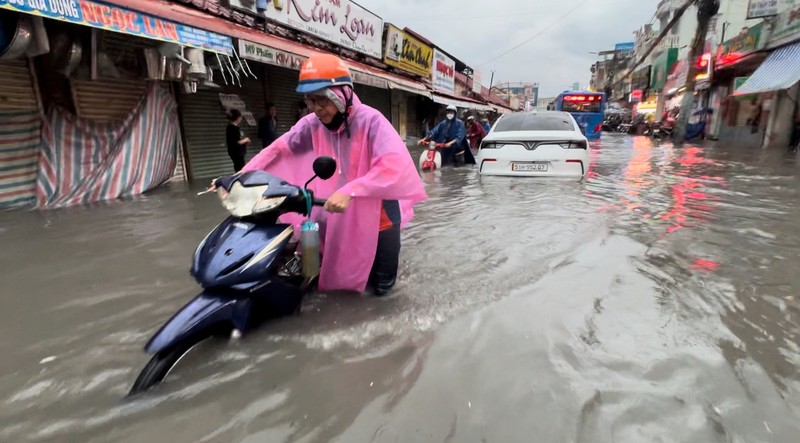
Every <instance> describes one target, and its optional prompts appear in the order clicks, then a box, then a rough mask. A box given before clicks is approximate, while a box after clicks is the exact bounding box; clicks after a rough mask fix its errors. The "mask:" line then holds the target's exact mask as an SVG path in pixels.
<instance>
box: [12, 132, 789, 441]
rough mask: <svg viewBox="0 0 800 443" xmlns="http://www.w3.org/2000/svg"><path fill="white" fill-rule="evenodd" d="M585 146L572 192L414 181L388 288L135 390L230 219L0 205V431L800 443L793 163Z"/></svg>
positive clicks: (137, 205) (167, 203) (171, 196)
mask: <svg viewBox="0 0 800 443" xmlns="http://www.w3.org/2000/svg"><path fill="white" fill-rule="evenodd" d="M415 155H417V154H415ZM590 156H591V159H592V163H591V165H590V167H589V173H588V177H587V179H586V180H585V181H583V182H574V181H564V180H560V181H547V180H531V179H515V178H491V179H489V178H481V177H478V176H477V175H476V174H475V171H474V170H472V169H469V168H462V169H446V170H443V171H438V172H436V173H433V174H425V175H424V177H423V179H424V181H425V184H426V186H427V188H428V192H429V195H430V199H429V201H427V202H426V203H425V204H423V205H421V206H419V208H418V210H417V214H416V219H415V221H414V223H413V224H412V225H411V226H410V227H409V229H407V230H406V232H405V237H404V247H403V260H402V268H401V273H400V283H399V287H398V290H397V292H396V294H395V295H394V296H392V297H390V298H387V299H371V298H364V297H353V296H329V297H322V296H316V297H312V298H311V299H309V300H308V302H307V303H306V304H305V306H304V309H303V315H302V316H300V317H294V318H289V319H285V320H281V321H278V322H276V323H274V324H271V325H267V326H266V327H264V328H262V329H261V330H259V331H257V332H256V333H254V334H253V335H251V336H248V337H246V338H245V339H244V340H242V341H240V342H235V343H227V342H226V341H221V342H216V343H211V344H209V345H208V346H206V347H204V348H203V349H200V350H198V352H195V353H193V354H192V355H191V356H190V357H189V358H188V360H187V361H186V362H185V364H184V365H183V366H182V367H181V368H180V370H178V371H176V372H175V374H174V377H172V378H171V379H170V380H169V383H167V384H165V385H163V386H161V387H160V388H159V389H157V390H156V391H155V392H153V393H152V394H151V395H148V396H145V397H144V398H141V399H137V400H135V401H122V400H121V398H122V397H123V395H124V394H125V393H126V392H127V389H128V388H129V386H130V383H131V382H132V380H133V379H134V378H135V376H136V373H137V372H138V370H139V369H140V368H141V367H142V365H144V363H145V361H146V357H145V356H144V355H143V354H142V352H141V346H142V345H143V344H144V343H145V342H146V340H147V338H148V337H149V335H150V334H152V333H153V332H154V331H155V330H156V329H157V328H158V326H159V325H160V324H161V323H162V322H164V321H165V320H166V319H167V318H169V316H170V315H171V314H172V313H173V312H175V310H177V309H178V308H179V307H180V306H181V304H182V303H184V302H185V301H187V300H188V299H189V298H190V297H191V296H192V295H194V293H195V292H196V286H195V284H194V283H193V282H192V281H191V279H190V278H189V276H188V272H187V269H188V265H189V257H190V254H191V253H192V251H193V249H194V247H195V245H196V244H197V242H198V241H199V240H200V239H202V238H203V236H204V235H205V234H206V233H207V232H208V230H210V229H211V228H212V227H213V226H214V225H215V224H216V223H217V222H218V221H219V220H220V219H221V218H222V217H223V210H222V208H220V207H219V205H218V204H217V202H216V200H215V199H214V198H213V197H205V198H203V197H195V196H194V193H193V192H191V191H192V190H187V189H185V188H182V187H180V186H172V187H170V188H169V189H165V190H162V191H159V192H157V193H155V194H153V195H150V196H148V197H146V198H144V199H140V200H137V201H130V202H122V203H119V202H117V203H111V204H104V205H98V206H96V207H93V208H73V209H65V210H57V211H51V212H43V213H40V212H11V213H4V214H0V236H1V237H2V239H3V241H4V246H5V247H4V248H3V252H2V253H0V266H2V268H3V269H4V274H3V278H2V279H0V289H2V294H3V310H2V313H1V314H0V316H2V321H3V325H4V328H5V329H4V331H5V332H6V334H3V335H2V336H0V352H2V355H3V359H2V360H0V399H3V400H0V401H2V402H3V403H2V409H0V411H2V412H0V441H14V442H16V441H80V442H95V441H96V442H101V441H102V442H105V441H114V442H118V441H126V442H127V441H131V442H139V441H141V442H152V441H165V440H167V439H169V440H170V441H175V442H184V441H186V442H199V441H202V442H216V441H226V442H229V441H242V442H264V441H309V442H327V441H342V442H354V441H380V442H384V441H404V442H405V441H454V442H455V441H458V442H462V441H532V440H531V435H536V436H537V437H536V439H534V440H535V441H575V442H594V441H597V442H609V441H620V442H623V441H624V442H642V441H682V442H683V441H685V442H697V441H703V442H707V441H708V442H711V441H727V442H796V441H798V439H799V438H800V437H798V436H800V425H798V423H800V421H798V418H800V414H798V408H800V404H799V403H798V387H799V386H800V370H799V369H798V368H800V349H798V308H799V307H800V305H799V304H798V301H797V298H796V297H798V294H797V290H798V287H800V276H799V275H798V273H797V272H796V271H795V270H794V267H795V263H796V262H797V258H798V251H800V229H798V227H797V221H798V220H800V217H798V216H799V215H800V214H799V213H798V212H799V211H800V209H798V204H797V202H798V201H800V199H798V197H800V195H799V194H800V191H799V190H800V180H798V175H797V164H796V162H795V160H794V159H793V158H785V157H784V156H783V155H782V153H780V154H779V153H774V152H765V151H754V150H733V149H729V148H726V147H722V146H712V145H709V146H691V147H685V148H680V149H678V148H673V147H672V146H671V145H670V144H667V143H662V144H654V143H653V142H652V141H651V140H650V139H647V138H643V137H627V136H618V135H608V136H606V138H605V139H604V141H603V142H602V143H593V144H592V146H591V148H590ZM198 186H200V185H198Z"/></svg>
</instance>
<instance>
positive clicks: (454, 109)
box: [447, 105, 458, 113]
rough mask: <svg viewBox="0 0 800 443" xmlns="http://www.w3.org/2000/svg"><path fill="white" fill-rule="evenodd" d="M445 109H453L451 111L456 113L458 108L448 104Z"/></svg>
mask: <svg viewBox="0 0 800 443" xmlns="http://www.w3.org/2000/svg"><path fill="white" fill-rule="evenodd" d="M447 110H448V111H453V112H455V113H458V108H456V107H455V105H449V106H448V107H447Z"/></svg>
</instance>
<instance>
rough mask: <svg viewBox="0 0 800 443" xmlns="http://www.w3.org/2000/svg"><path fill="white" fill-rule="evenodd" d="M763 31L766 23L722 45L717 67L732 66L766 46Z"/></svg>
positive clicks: (718, 52)
mask: <svg viewBox="0 0 800 443" xmlns="http://www.w3.org/2000/svg"><path fill="white" fill-rule="evenodd" d="M763 29H764V23H759V24H758V25H756V26H753V27H752V28H748V29H747V31H746V32H744V33H741V34H739V35H737V36H736V37H734V38H732V39H730V40H728V41H726V42H725V43H723V44H722V45H720V47H719V50H718V51H717V66H725V65H731V64H733V63H736V62H737V61H739V59H741V58H742V57H744V56H745V55H747V54H750V53H753V52H756V51H758V50H760V49H761V48H762V47H763V46H764V45H763V42H762V41H761V35H762V31H763Z"/></svg>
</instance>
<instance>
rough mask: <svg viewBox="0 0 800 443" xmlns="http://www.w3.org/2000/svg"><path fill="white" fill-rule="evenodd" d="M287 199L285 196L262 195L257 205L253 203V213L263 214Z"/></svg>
mask: <svg viewBox="0 0 800 443" xmlns="http://www.w3.org/2000/svg"><path fill="white" fill-rule="evenodd" d="M285 200H286V197H285V196H282V197H261V199H259V200H258V201H257V202H256V204H255V205H253V214H261V213H264V212H267V211H271V210H273V209H275V208H277V207H278V206H280V205H281V204H283V202H284V201H285Z"/></svg>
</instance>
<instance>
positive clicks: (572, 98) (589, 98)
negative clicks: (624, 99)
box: [564, 95, 603, 102]
mask: <svg viewBox="0 0 800 443" xmlns="http://www.w3.org/2000/svg"><path fill="white" fill-rule="evenodd" d="M601 100H603V96H602V95H565V96H564V101H567V102H595V101H597V102H599V101H601Z"/></svg>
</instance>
